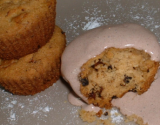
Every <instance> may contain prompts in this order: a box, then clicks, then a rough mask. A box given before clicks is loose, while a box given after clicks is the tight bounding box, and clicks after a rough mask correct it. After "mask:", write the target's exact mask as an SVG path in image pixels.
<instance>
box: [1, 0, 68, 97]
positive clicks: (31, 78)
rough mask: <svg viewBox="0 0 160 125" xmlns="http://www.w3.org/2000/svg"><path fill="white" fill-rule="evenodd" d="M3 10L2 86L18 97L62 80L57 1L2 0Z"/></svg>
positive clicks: (60, 32) (41, 89) (61, 46)
mask: <svg viewBox="0 0 160 125" xmlns="http://www.w3.org/2000/svg"><path fill="white" fill-rule="evenodd" d="M0 7H1V8H2V9H1V10H0V17H1V20H0V85H1V86H2V87H4V88H5V89H6V90H7V91H9V92H11V93H13V94H19V95H34V94H36V93H38V92H40V91H43V90H45V89H46V88H48V87H49V86H51V85H52V84H53V83H54V82H56V81H57V80H58V79H59V76H60V57H61V54H62V52H63V50H64V48H65V34H64V32H62V30H61V29H60V28H59V27H58V26H55V17H56V0H36V1H30V0H8V1H5V0H1V1H0Z"/></svg>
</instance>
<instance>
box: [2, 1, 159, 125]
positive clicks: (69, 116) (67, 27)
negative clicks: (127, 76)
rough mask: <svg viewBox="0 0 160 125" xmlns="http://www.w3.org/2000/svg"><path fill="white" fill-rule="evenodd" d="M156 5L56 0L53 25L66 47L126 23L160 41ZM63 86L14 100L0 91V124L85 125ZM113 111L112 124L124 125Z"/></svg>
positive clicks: (153, 3)
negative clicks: (64, 38)
mask: <svg viewBox="0 0 160 125" xmlns="http://www.w3.org/2000/svg"><path fill="white" fill-rule="evenodd" d="M159 5H160V1H158V0H152V1H151V0H132V1H131V0H101V1H99V0H79V1H78V0H77V1H71V0H65V1H64V0H58V1H57V19H56V24H57V25H58V26H60V27H61V28H62V29H63V30H64V31H65V32H66V36H67V43H69V42H71V41H72V40H73V39H74V38H75V37H77V36H78V35H80V34H82V33H84V32H85V31H87V30H90V29H93V28H96V27H99V26H103V25H110V24H121V23H126V22H131V23H138V24H141V25H142V26H144V27H146V28H148V29H150V30H151V31H152V32H154V33H155V34H156V36H157V37H158V39H159V40H160V21H159V19H160V8H159ZM65 84H66V83H65V82H64V81H58V82H57V83H56V84H55V85H54V86H52V87H50V88H49V89H47V90H45V91H44V92H41V93H39V94H36V95H35V96H16V95H12V94H10V93H8V92H5V91H4V90H3V89H0V95H1V96H0V124H1V125H7V124H10V125H19V124H21V125H28V124H33V125H44V124H47V125H52V124H57V125H64V124H65V125H86V123H83V122H82V121H81V120H80V119H79V116H78V109H79V107H74V106H72V105H70V104H69V103H68V100H67V94H68V92H69V90H70V89H68V88H69V87H68V86H66V85H65ZM113 111H114V112H111V113H113V114H112V116H113V117H112V118H113V121H115V122H116V121H117V122H116V124H123V123H119V122H120V121H121V120H122V117H121V116H118V117H117V116H116V115H114V114H115V112H116V111H115V110H113ZM122 121H123V120H122ZM128 125H129V124H128Z"/></svg>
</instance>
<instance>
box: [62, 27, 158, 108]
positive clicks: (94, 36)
mask: <svg viewBox="0 0 160 125" xmlns="http://www.w3.org/2000/svg"><path fill="white" fill-rule="evenodd" d="M159 53H160V46H159V43H158V41H157V38H156V36H155V35H154V34H153V33H151V32H150V31H149V30H147V29H145V28H144V27H142V26H140V25H137V24H121V25H112V26H102V27H99V28H95V29H92V30H90V31H87V32H86V33H84V34H82V35H80V36H79V37H77V38H76V39H75V40H73V41H72V42H71V43H70V44H68V46H67V47H66V49H65V50H64V53H63V55H62V66H61V71H62V75H63V78H64V79H65V80H66V81H67V82H68V83H69V84H70V86H71V87H72V89H73V91H74V92H75V93H76V94H77V95H78V96H79V97H80V98H82V99H83V100H84V101H85V102H86V103H88V104H94V106H98V107H105V108H106V109H108V108H111V100H112V99H113V98H119V97H122V96H123V95H124V94H125V93H127V92H128V91H133V92H136V93H138V94H142V93H144V92H145V91H147V90H148V88H149V87H150V85H151V83H152V82H153V81H154V79H155V76H156V73H157V70H158V67H159V61H160V56H159Z"/></svg>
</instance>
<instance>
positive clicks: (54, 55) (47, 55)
mask: <svg viewBox="0 0 160 125" xmlns="http://www.w3.org/2000/svg"><path fill="white" fill-rule="evenodd" d="M65 44H66V40H65V34H64V32H63V31H62V30H61V29H60V28H59V27H58V26H56V27H55V29H54V33H53V35H52V38H51V39H50V40H49V42H47V44H45V45H44V46H43V47H41V48H40V49H38V51H37V52H35V53H32V54H28V55H26V56H24V57H22V58H20V59H14V60H3V59H1V61H0V85H1V86H2V87H4V88H5V90H7V91H9V92H11V93H13V94H17V95H34V94H36V93H38V92H41V91H43V90H45V89H46V88H48V87H49V86H51V85H52V84H53V83H54V82H56V81H57V80H58V79H59V77H60V66H61V59H60V58H61V54H62V52H63V50H64V48H65Z"/></svg>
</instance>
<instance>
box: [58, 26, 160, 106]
mask: <svg viewBox="0 0 160 125" xmlns="http://www.w3.org/2000/svg"><path fill="white" fill-rule="evenodd" d="M110 47H115V48H128V47H134V48H136V49H139V50H144V51H145V52H147V53H149V54H150V55H151V59H152V60H155V61H158V62H159V61H160V56H159V53H160V46H159V43H158V41H157V38H156V36H155V35H154V34H153V33H152V32H150V31H149V30H147V29H145V28H144V27H142V26H140V25H137V24H121V25H113V26H102V27H99V28H95V29H92V30H89V31H87V32H85V33H84V34H82V35H80V36H78V37H77V38H76V39H75V40H73V41H72V42H71V43H69V44H68V46H67V47H66V49H65V50H64V52H63V54H62V58H61V59H62V65H61V72H62V76H63V78H64V79H65V80H66V81H67V82H68V83H69V84H70V86H71V87H72V89H73V90H74V92H75V93H76V94H77V95H78V96H79V97H80V98H82V99H83V100H84V101H85V102H87V99H86V98H85V97H84V96H83V95H82V94H81V92H80V84H81V83H80V81H79V80H78V75H79V73H80V72H81V69H80V68H81V66H82V65H83V64H84V63H85V62H87V61H88V60H89V59H90V58H93V57H95V56H96V55H99V54H100V53H101V52H103V51H104V49H106V48H110ZM75 100H76V99H75ZM70 101H72V103H74V102H73V101H74V98H73V97H72V99H70ZM74 105H76V104H75V103H74Z"/></svg>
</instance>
